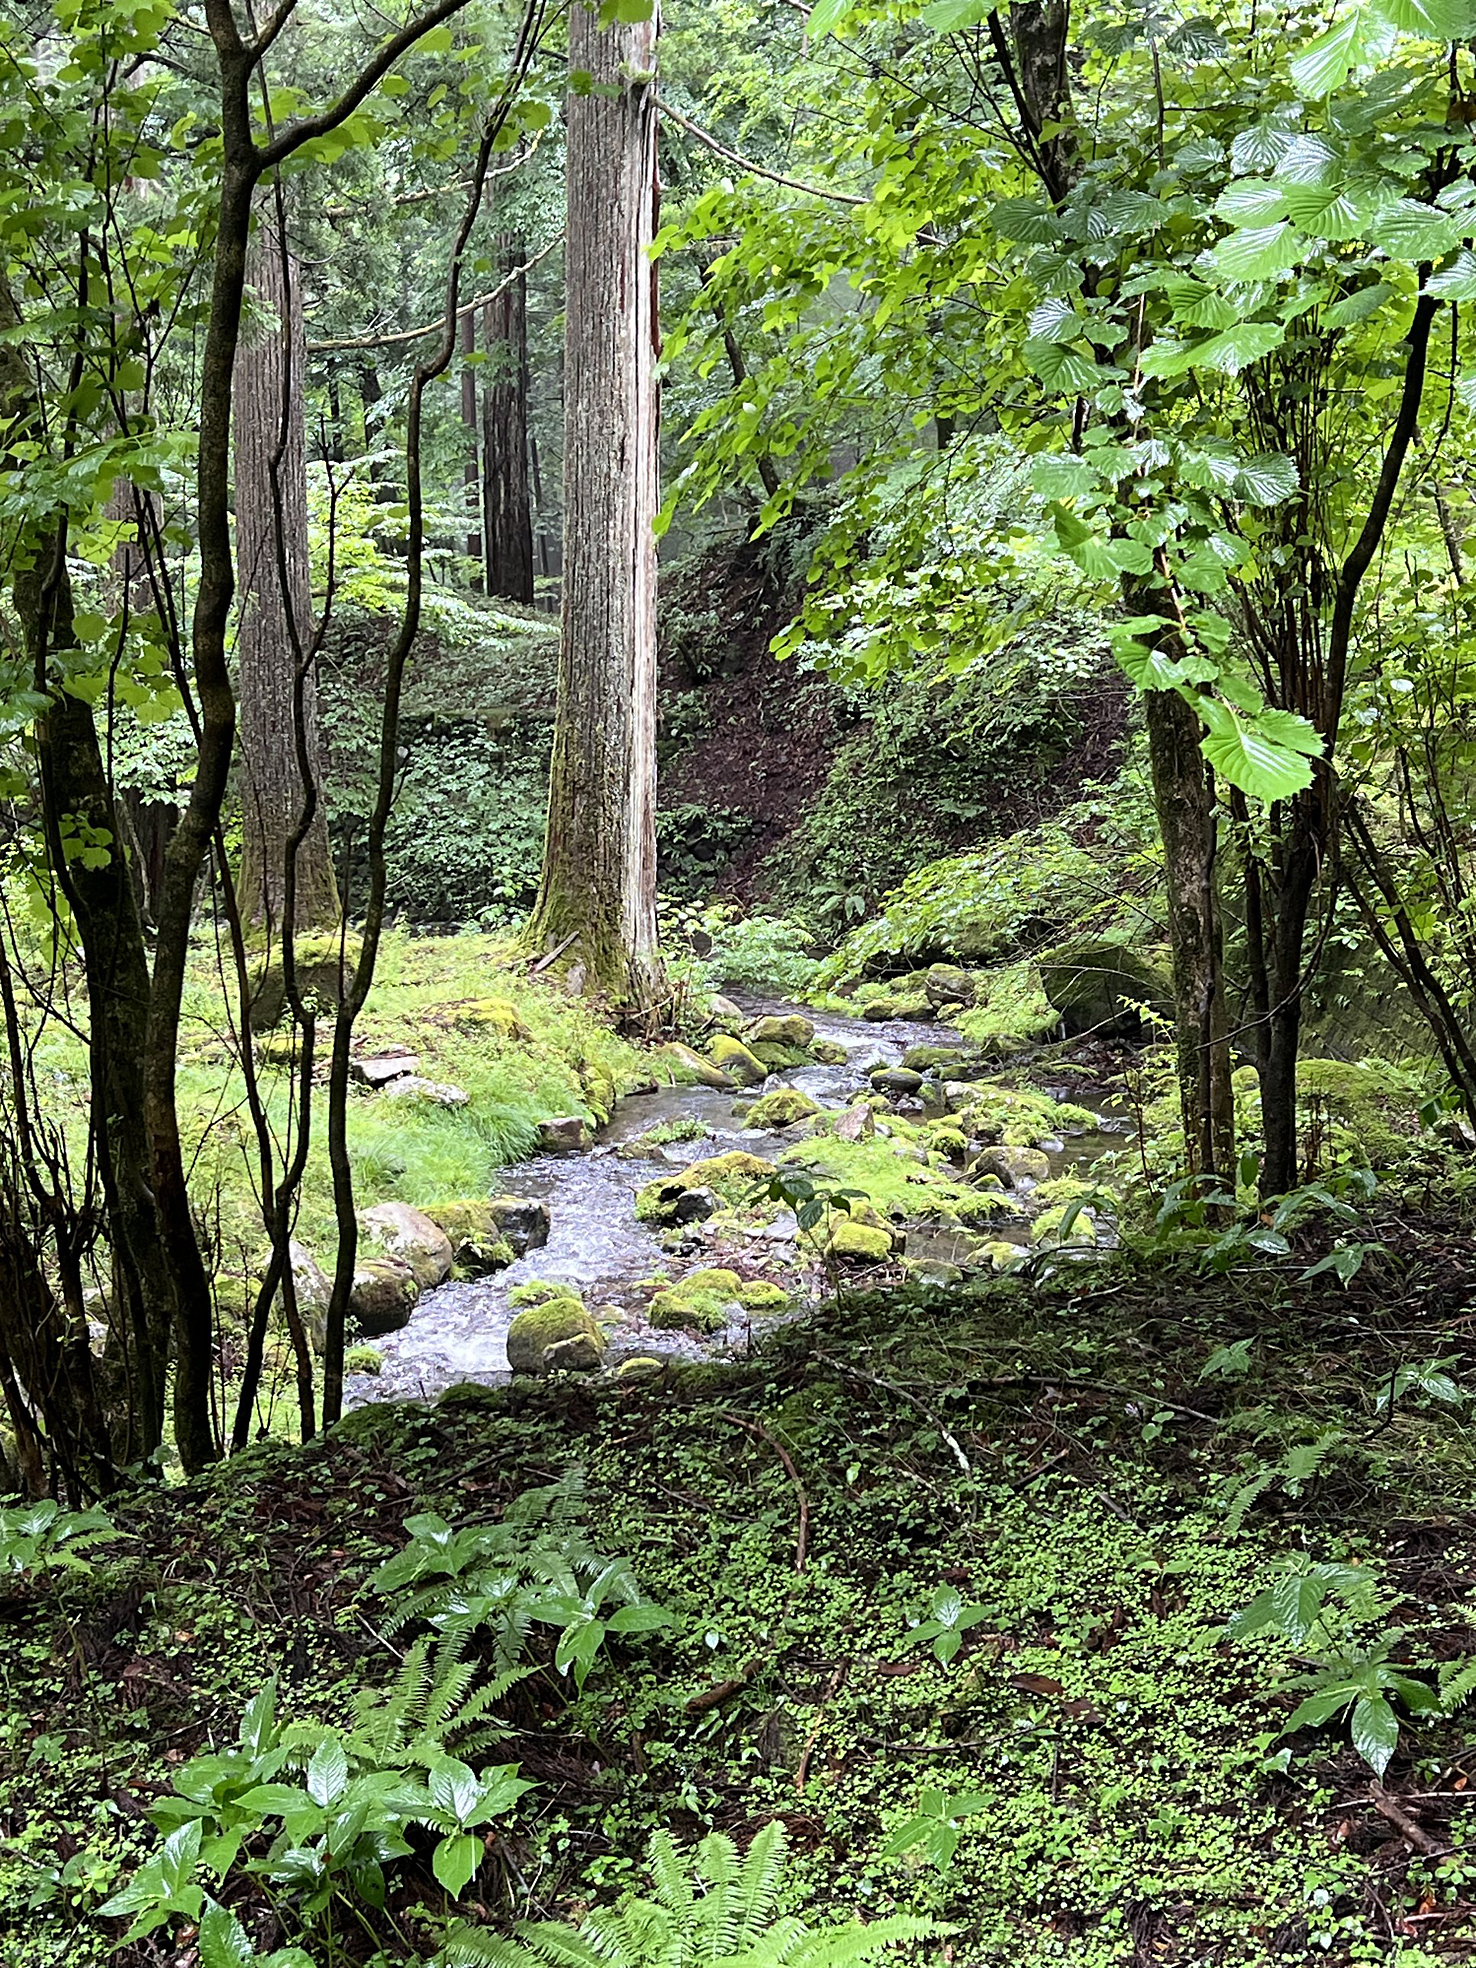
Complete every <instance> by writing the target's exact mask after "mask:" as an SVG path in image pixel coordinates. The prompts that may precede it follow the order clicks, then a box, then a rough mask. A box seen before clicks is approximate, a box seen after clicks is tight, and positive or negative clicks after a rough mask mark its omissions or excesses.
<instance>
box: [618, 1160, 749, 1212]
mask: <svg viewBox="0 0 1476 1968" xmlns="http://www.w3.org/2000/svg"><path fill="white" fill-rule="evenodd" d="M772 1174H773V1170H772V1169H771V1168H770V1166H769V1164H768V1163H767V1162H764V1161H760V1160H759V1158H758V1156H757V1155H746V1154H744V1152H743V1151H742V1149H739V1148H735V1149H732V1150H730V1151H729V1153H727V1154H726V1155H712V1156H709V1157H708V1159H707V1160H706V1161H702V1162H689V1163H688V1164H687V1166H686V1167H685V1168H684V1169H673V1170H672V1172H671V1174H670V1175H662V1176H658V1177H657V1178H656V1180H655V1181H654V1182H648V1183H647V1184H646V1186H645V1188H644V1189H642V1190H641V1192H640V1194H639V1195H638V1196H637V1197H636V1215H637V1216H638V1217H639V1218H640V1219H641V1221H642V1222H643V1223H677V1222H679V1221H680V1220H681V1213H680V1206H681V1201H682V1198H683V1197H684V1196H685V1195H686V1194H687V1193H688V1191H690V1190H698V1189H702V1190H707V1191H709V1192H710V1193H711V1194H712V1195H715V1196H716V1197H718V1199H719V1200H720V1201H721V1202H723V1203H726V1204H728V1205H729V1207H732V1206H733V1205H734V1204H736V1203H739V1202H741V1201H742V1200H743V1198H744V1197H745V1196H746V1195H747V1194H748V1193H749V1191H750V1190H752V1189H753V1188H754V1186H755V1184H757V1183H760V1182H767V1181H768V1179H769V1177H770V1176H771V1175H772Z"/></svg>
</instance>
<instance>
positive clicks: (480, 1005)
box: [456, 998, 533, 1045]
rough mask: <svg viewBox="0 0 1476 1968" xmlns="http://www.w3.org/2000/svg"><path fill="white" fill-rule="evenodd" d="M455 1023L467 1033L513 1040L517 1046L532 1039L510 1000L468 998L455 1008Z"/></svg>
mask: <svg viewBox="0 0 1476 1968" xmlns="http://www.w3.org/2000/svg"><path fill="white" fill-rule="evenodd" d="M456 1023H457V1024H458V1025H460V1026H462V1027H463V1028H464V1029H465V1030H467V1031H471V1032H490V1033H491V1034H492V1036H493V1037H494V1038H498V1039H515V1040H516V1041H517V1042H518V1044H519V1045H527V1044H528V1043H529V1041H530V1040H531V1039H532V1037H533V1034H532V1032H531V1031H530V1030H529V1029H528V1027H527V1025H526V1024H525V1023H524V1022H523V1016H522V1013H521V1012H520V1011H519V1010H518V1008H517V1006H516V1005H515V1004H514V1003H513V1001H512V999H511V998H469V999H468V1000H467V1002H466V1003H465V1004H460V1005H458V1006H457V1007H456Z"/></svg>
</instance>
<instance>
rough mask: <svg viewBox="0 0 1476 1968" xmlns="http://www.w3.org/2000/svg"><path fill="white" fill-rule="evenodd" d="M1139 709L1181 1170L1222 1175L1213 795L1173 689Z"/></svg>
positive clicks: (1189, 718)
mask: <svg viewBox="0 0 1476 1968" xmlns="http://www.w3.org/2000/svg"><path fill="white" fill-rule="evenodd" d="M1144 711H1145V715H1146V717H1147V721H1148V763H1149V769H1150V772H1151V775H1152V780H1153V804H1154V810H1155V811H1156V813H1157V815H1158V824H1159V828H1160V831H1161V833H1162V835H1163V861H1164V875H1165V879H1166V882H1167V887H1168V902H1169V943H1170V947H1171V949H1172V952H1173V963H1174V1003H1175V1007H1176V1012H1177V1017H1176V1034H1175V1036H1176V1039H1177V1045H1178V1069H1179V1095H1180V1102H1181V1106H1182V1111H1183V1117H1184V1145H1185V1151H1186V1154H1187V1156H1188V1160H1189V1165H1190V1167H1191V1169H1194V1170H1196V1171H1197V1172H1199V1173H1200V1174H1203V1175H1207V1176H1209V1175H1216V1174H1218V1175H1220V1176H1222V1177H1228V1176H1229V1175H1230V1172H1231V1170H1232V1169H1233V1167H1234V1164H1235V1095H1234V1088H1233V1086H1232V1084H1231V1077H1230V1045H1229V1038H1228V1033H1229V1017H1228V1012H1227V1007H1226V1004H1225V988H1224V972H1223V959H1224V937H1223V931H1222V928H1221V921H1220V883H1219V875H1218V872H1217V869H1216V847H1217V841H1216V832H1217V830H1216V825H1215V802H1214V794H1213V791H1212V789H1211V787H1210V785H1209V780H1208V774H1207V771H1206V767H1205V762H1204V753H1203V751H1202V749H1201V745H1200V728H1199V717H1198V714H1197V713H1196V712H1195V710H1194V709H1193V707H1192V706H1191V705H1190V704H1188V703H1186V702H1185V700H1184V699H1183V698H1182V697H1181V696H1180V695H1179V693H1178V692H1177V691H1176V690H1150V691H1147V692H1146V693H1145V696H1144Z"/></svg>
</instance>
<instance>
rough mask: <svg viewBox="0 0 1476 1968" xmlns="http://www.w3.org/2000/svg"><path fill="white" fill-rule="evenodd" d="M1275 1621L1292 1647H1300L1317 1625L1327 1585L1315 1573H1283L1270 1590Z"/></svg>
mask: <svg viewBox="0 0 1476 1968" xmlns="http://www.w3.org/2000/svg"><path fill="white" fill-rule="evenodd" d="M1271 1597H1272V1599H1273V1600H1274V1601H1275V1604H1276V1621H1277V1625H1278V1626H1279V1627H1280V1629H1281V1631H1282V1633H1283V1635H1284V1636H1285V1637H1286V1639H1287V1640H1289V1641H1290V1643H1291V1644H1292V1646H1294V1647H1300V1646H1301V1644H1302V1642H1303V1641H1304V1640H1305V1639H1306V1638H1307V1635H1308V1634H1309V1633H1310V1632H1311V1631H1312V1629H1313V1627H1314V1626H1315V1625H1316V1624H1317V1617H1318V1615H1319V1613H1320V1612H1321V1611H1322V1602H1323V1600H1324V1599H1325V1598H1326V1597H1327V1581H1326V1580H1325V1579H1323V1578H1319V1577H1318V1575H1317V1574H1316V1573H1315V1572H1283V1573H1282V1575H1281V1577H1280V1578H1279V1579H1277V1581H1276V1583H1275V1584H1274V1585H1273V1586H1272V1588H1271Z"/></svg>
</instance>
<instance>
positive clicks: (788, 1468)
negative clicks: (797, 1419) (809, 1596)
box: [719, 1408, 810, 1574]
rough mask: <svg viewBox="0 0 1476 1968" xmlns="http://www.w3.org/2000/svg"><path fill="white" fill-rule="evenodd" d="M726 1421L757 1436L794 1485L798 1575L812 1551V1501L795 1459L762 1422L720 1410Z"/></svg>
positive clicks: (795, 1550) (795, 1566) (795, 1548)
mask: <svg viewBox="0 0 1476 1968" xmlns="http://www.w3.org/2000/svg"><path fill="white" fill-rule="evenodd" d="M719 1412H720V1413H721V1415H722V1417H723V1419H724V1421H731V1422H732V1423H733V1425H734V1427H735V1428H746V1429H747V1430H748V1432H749V1434H750V1435H757V1437H758V1438H759V1440H760V1441H761V1442H767V1443H768V1445H769V1447H770V1448H771V1449H772V1450H773V1451H774V1453H775V1455H776V1456H778V1458H779V1460H780V1461H781V1462H782V1463H783V1464H784V1469H785V1473H786V1475H787V1476H788V1477H789V1480H790V1482H791V1483H792V1484H793V1485H794V1493H795V1495H796V1497H798V1499H799V1535H798V1536H797V1537H796V1539H795V1545H794V1569H795V1572H796V1574H798V1573H800V1572H803V1570H804V1569H805V1560H806V1558H807V1556H808V1555H809V1550H810V1499H809V1498H808V1497H807V1496H806V1495H805V1486H804V1484H803V1483H802V1482H801V1481H800V1479H799V1471H798V1470H797V1469H796V1468H795V1466H794V1458H793V1456H791V1455H790V1453H789V1451H788V1449H786V1448H785V1446H784V1444H783V1443H782V1442H780V1441H776V1440H775V1438H774V1437H773V1436H772V1435H771V1434H770V1433H769V1431H768V1429H767V1428H765V1427H764V1425H763V1423H762V1422H760V1421H750V1420H749V1419H748V1417H747V1416H746V1415H740V1414H733V1413H731V1412H730V1410H728V1409H727V1408H722V1409H720V1410H719Z"/></svg>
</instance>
